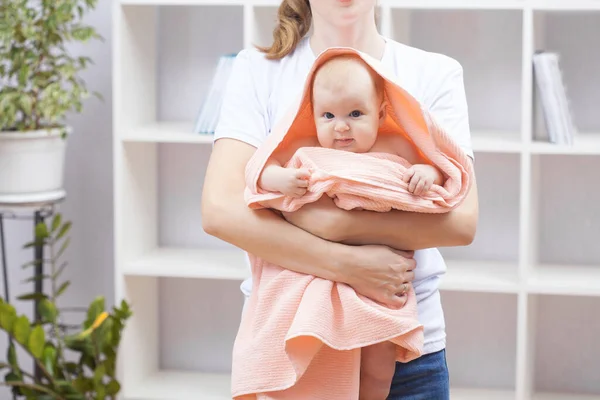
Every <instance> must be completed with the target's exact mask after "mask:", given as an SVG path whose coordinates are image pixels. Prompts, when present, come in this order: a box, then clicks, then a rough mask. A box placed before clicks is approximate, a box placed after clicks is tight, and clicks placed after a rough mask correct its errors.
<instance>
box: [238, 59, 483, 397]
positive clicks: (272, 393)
mask: <svg viewBox="0 0 600 400" xmlns="http://www.w3.org/2000/svg"><path fill="white" fill-rule="evenodd" d="M347 54H351V55H354V56H356V57H360V58H362V59H363V60H364V61H365V62H366V63H367V64H368V65H369V66H370V67H372V68H373V69H374V70H375V71H376V72H377V73H379V74H380V75H381V76H382V77H383V78H384V79H385V97H386V99H387V101H388V116H387V119H386V121H385V122H384V123H383V125H382V127H381V128H380V133H382V134H389V133H393V134H403V135H405V136H406V137H407V138H409V139H410V140H412V142H413V144H414V145H415V147H416V148H417V149H418V150H419V151H420V152H421V153H422V154H423V155H424V156H425V157H426V158H427V159H428V160H430V161H431V163H433V164H434V165H436V166H437V167H438V168H440V169H441V170H442V171H443V172H444V173H445V175H446V181H445V183H444V185H442V186H439V185H434V186H433V187H432V188H431V189H430V190H429V192H428V193H426V194H424V195H422V196H415V195H412V194H411V193H409V192H408V191H407V190H406V188H407V185H406V184H405V183H404V182H403V181H402V175H403V172H404V171H405V170H406V168H408V167H409V166H410V165H409V164H408V162H407V161H406V160H404V159H402V158H401V157H397V156H393V155H390V154H383V153H364V154H356V153H350V152H344V151H338V150H332V149H325V148H319V147H303V148H299V149H297V150H296V151H295V152H294V156H293V157H292V158H291V160H290V161H289V162H288V164H287V165H293V166H295V167H308V168H310V169H311V170H312V171H313V173H312V176H311V179H310V181H309V187H308V191H307V193H306V194H305V195H304V196H302V197H301V198H296V199H293V198H288V197H286V196H284V195H282V194H280V193H268V192H264V191H262V190H260V189H259V188H258V186H257V182H258V177H259V176H260V172H261V170H262V168H263V167H264V165H265V163H266V161H267V160H268V158H269V157H270V156H271V155H272V154H273V153H274V152H275V151H276V150H278V149H281V148H291V149H292V150H293V149H294V148H293V147H289V146H294V141H295V140H296V139H299V138H302V137H303V136H305V135H306V136H310V135H316V131H315V125H314V122H313V116H312V106H311V103H310V98H311V96H310V88H311V86H312V77H313V75H314V72H315V71H316V69H317V68H318V67H319V66H320V65H321V64H322V63H323V62H324V61H327V60H329V59H330V58H331V57H335V56H338V55H347ZM472 173H473V172H472V164H471V161H470V159H469V158H468V156H467V155H466V154H465V153H464V152H463V151H462V150H461V149H460V147H459V146H458V145H457V144H456V143H455V142H454V141H453V140H452V139H451V137H450V136H449V135H448V134H447V133H446V132H444V130H443V129H441V128H440V127H439V126H438V125H437V124H436V123H435V121H434V120H433V118H432V117H431V115H429V114H428V112H427V111H426V110H424V109H423V108H422V107H421V105H420V104H419V103H418V102H417V101H416V100H415V99H414V98H413V97H412V96H411V95H410V94H409V93H407V92H406V91H405V90H403V89H402V88H401V87H400V86H399V85H398V84H397V83H395V82H394V78H393V77H392V76H391V74H389V72H388V71H386V70H385V69H384V68H383V67H382V65H381V64H380V63H379V61H377V60H375V59H373V58H371V57H369V56H368V55H366V54H364V53H360V52H358V51H356V50H353V49H349V48H331V49H328V50H326V51H324V52H323V53H321V54H320V55H319V57H317V60H316V61H315V63H314V65H313V67H312V68H311V71H310V73H309V75H308V77H307V80H306V83H305V87H304V90H303V92H302V94H301V95H300V96H298V98H297V99H296V102H295V103H294V104H293V105H292V106H291V107H290V110H289V112H288V113H287V114H286V116H285V117H284V118H282V120H281V122H280V123H279V124H278V125H277V126H275V129H274V130H273V132H272V133H271V134H270V135H269V136H268V137H267V139H266V140H265V142H264V144H263V145H262V146H261V147H260V148H259V149H258V150H257V151H256V153H255V154H254V156H253V157H252V158H251V160H250V162H249V163H248V166H247V168H246V184H247V188H246V191H245V199H246V201H247V204H248V206H249V207H251V208H254V209H256V208H263V207H269V208H274V209H278V210H281V211H295V210H297V209H298V208H300V207H302V205H304V204H307V203H310V202H313V201H316V200H318V199H319V198H320V196H321V195H328V196H331V197H332V198H334V200H335V203H336V204H337V205H338V206H339V207H342V208H344V209H348V210H350V209H353V208H357V207H360V208H363V209H369V210H373V211H381V212H383V211H388V210H390V209H400V210H407V211H415V212H431V213H441V212H448V211H449V210H451V209H452V208H454V207H456V206H458V205H459V204H460V203H461V202H462V200H463V199H464V197H465V195H466V194H467V192H468V190H469V188H470V186H471V183H472ZM249 257H250V262H251V266H252V279H253V287H252V294H251V296H250V299H249V300H248V303H247V305H246V309H245V312H244V314H243V316H242V320H241V324H240V327H239V331H238V335H237V337H236V340H235V344H234V349H233V363H232V396H233V398H234V399H238V400H240V399H243V400H250V399H265V400H266V399H273V400H284V399H285V400H316V399H323V400H352V399H357V398H358V387H359V371H360V349H361V347H364V346H367V345H370V344H374V343H379V342H382V341H386V340H389V341H392V342H393V343H395V344H396V345H397V347H396V349H397V352H396V356H397V357H396V358H397V360H398V361H402V362H406V361H410V360H413V359H415V358H417V357H419V356H420V355H421V353H422V346H423V326H422V325H421V324H420V323H419V321H418V316H417V302H416V296H415V293H414V290H413V289H412V288H411V289H410V291H409V293H408V301H407V303H406V306H405V307H403V308H402V309H401V310H391V309H389V308H387V307H385V306H383V305H380V304H378V303H376V302H374V301H372V300H370V299H368V298H366V297H364V296H361V295H359V294H357V293H356V292H355V291H354V290H353V289H352V288H351V287H349V286H348V285H345V284H342V283H337V282H331V281H328V280H325V279H321V278H318V277H315V276H311V275H305V274H299V273H296V272H293V271H290V270H287V269H284V268H282V267H279V266H277V265H273V264H270V263H268V262H266V261H264V260H262V259H260V258H257V257H255V256H253V255H250V256H249Z"/></svg>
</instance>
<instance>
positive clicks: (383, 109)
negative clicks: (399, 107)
mask: <svg viewBox="0 0 600 400" xmlns="http://www.w3.org/2000/svg"><path fill="white" fill-rule="evenodd" d="M386 116H387V102H386V101H385V100H383V101H382V102H381V106H380V107H379V123H383V121H385V117H386Z"/></svg>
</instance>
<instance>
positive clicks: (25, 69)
mask: <svg viewBox="0 0 600 400" xmlns="http://www.w3.org/2000/svg"><path fill="white" fill-rule="evenodd" d="M28 77H29V66H27V65H23V66H22V67H21V69H20V70H19V85H20V86H23V87H25V85H27V78H28Z"/></svg>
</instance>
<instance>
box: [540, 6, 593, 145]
mask: <svg viewBox="0 0 600 400" xmlns="http://www.w3.org/2000/svg"><path fill="white" fill-rule="evenodd" d="M539 3H542V2H541V1H540V2H539ZM543 4H548V5H551V4H554V5H555V6H556V9H555V10H550V11H544V10H534V46H535V47H534V49H533V50H534V51H540V50H544V51H548V52H556V53H558V55H559V62H560V68H561V71H562V78H563V82H564V85H565V87H566V94H567V99H568V101H569V103H570V111H571V113H572V118H573V123H574V125H575V127H576V130H577V131H578V132H582V133H580V134H578V136H577V138H576V140H577V142H578V143H576V144H575V146H574V147H572V148H569V147H565V146H561V147H551V146H545V145H544V144H543V142H544V141H548V134H547V130H546V127H545V122H544V118H543V110H542V108H541V101H540V100H539V93H538V89H537V84H536V83H535V80H534V95H535V96H536V98H535V103H536V107H535V108H534V117H535V118H534V121H535V122H534V141H539V142H542V143H539V144H538V143H534V147H533V148H532V151H533V152H540V153H544V152H546V151H549V152H554V151H555V150H559V152H564V153H566V154H571V153H573V154H600V145H599V141H598V135H597V134H594V133H598V132H600V115H599V114H598V107H597V106H596V105H597V104H599V103H600V92H598V90H597V89H596V88H598V87H600V73H599V72H598V71H600V51H599V50H598V47H597V46H591V47H590V46H589V44H588V43H587V42H586V41H585V40H582V39H581V38H594V37H599V36H600V12H589V11H587V10H588V9H587V8H586V7H581V9H578V7H577V5H578V4H579V5H584V4H588V5H592V4H595V6H596V9H597V10H598V11H600V2H598V1H596V0H592V1H575V0H573V1H558V0H551V1H548V0H546V1H544V2H543ZM584 10H586V11H584ZM534 79H535V75H534ZM588 132H589V134H588Z"/></svg>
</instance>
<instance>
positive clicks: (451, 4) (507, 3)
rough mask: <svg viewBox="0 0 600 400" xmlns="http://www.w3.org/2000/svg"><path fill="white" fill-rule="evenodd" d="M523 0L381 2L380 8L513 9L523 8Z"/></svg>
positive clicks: (412, 0)
mask: <svg viewBox="0 0 600 400" xmlns="http://www.w3.org/2000/svg"><path fill="white" fill-rule="evenodd" d="M525 4H526V3H525V1H524V0H504V1H503V0H460V1H457V0H454V1H452V0H382V1H381V5H382V6H388V7H391V8H408V9H450V10H452V9H470V10H485V9H498V10H505V9H515V10H521V9H523V8H524V6H525Z"/></svg>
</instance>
